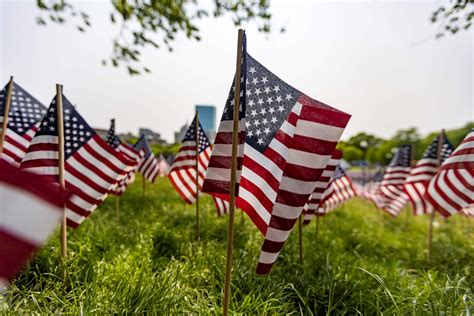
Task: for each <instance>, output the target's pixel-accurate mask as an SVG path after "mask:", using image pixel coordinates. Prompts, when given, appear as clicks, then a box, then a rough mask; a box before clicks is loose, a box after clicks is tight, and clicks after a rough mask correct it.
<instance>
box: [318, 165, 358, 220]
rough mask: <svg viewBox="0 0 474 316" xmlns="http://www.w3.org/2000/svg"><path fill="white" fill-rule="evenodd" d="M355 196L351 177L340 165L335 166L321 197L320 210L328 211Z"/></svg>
mask: <svg viewBox="0 0 474 316" xmlns="http://www.w3.org/2000/svg"><path fill="white" fill-rule="evenodd" d="M355 196H357V194H356V190H355V188H354V185H353V184H352V181H351V179H350V178H349V177H348V176H347V175H346V173H345V171H344V170H343V169H342V168H341V166H337V168H336V171H335V172H334V174H333V176H332V178H331V181H330V182H329V186H328V188H327V189H326V192H324V195H323V197H322V199H321V206H320V208H321V212H324V213H328V212H330V211H332V210H333V209H335V208H336V207H338V206H340V205H341V204H343V203H345V202H347V201H349V200H350V199H352V198H353V197H355Z"/></svg>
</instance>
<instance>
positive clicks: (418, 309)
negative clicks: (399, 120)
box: [0, 179, 474, 315]
mask: <svg viewBox="0 0 474 316" xmlns="http://www.w3.org/2000/svg"><path fill="white" fill-rule="evenodd" d="M141 192H142V191H141V179H138V180H137V182H136V183H135V184H134V185H132V186H131V188H130V189H129V190H128V191H127V192H126V193H125V195H124V196H123V197H122V199H121V210H122V212H121V220H120V223H117V222H116V221H115V213H114V212H115V211H114V205H115V197H109V198H108V199H107V200H106V201H105V203H104V204H103V205H102V206H101V207H100V208H99V209H98V210H97V211H96V213H94V215H92V216H91V217H90V219H89V220H87V221H86V222H85V223H84V224H83V225H82V226H81V227H80V228H79V229H77V230H76V231H71V232H70V235H69V255H68V257H67V261H66V263H65V265H64V267H65V269H64V268H63V266H62V265H61V261H60V259H59V258H60V257H59V253H60V249H59V237H58V234H56V235H54V236H53V238H52V239H51V241H50V242H49V243H48V244H47V245H46V247H45V248H44V249H43V250H42V251H41V252H40V253H39V254H38V255H37V256H36V258H35V259H34V260H33V261H32V262H31V263H30V265H29V266H28V267H27V268H26V269H25V270H24V271H23V273H22V274H21V275H20V276H19V277H18V279H16V280H15V282H14V283H13V284H12V288H11V291H9V292H8V293H7V294H6V295H4V296H3V297H0V313H1V314H19V313H27V314H31V313H41V314H50V313H65V314H82V313H87V314H90V313H92V314H111V313H143V312H150V313H156V314H176V313H186V314H190V313H193V314H198V313H199V314H219V313H221V304H222V300H223V277H224V270H225V248H226V245H225V244H226V227H227V217H224V218H218V217H217V215H216V211H215V209H214V206H213V204H212V201H211V199H210V198H209V197H208V196H205V197H203V198H202V199H201V201H202V203H201V205H202V212H201V213H202V217H201V218H202V234H201V241H200V242H196V241H195V240H194V233H195V231H194V216H195V215H194V205H191V206H189V205H186V204H185V203H184V202H182V201H181V200H180V199H179V197H178V195H177V193H176V192H174V191H173V189H172V188H171V186H170V185H169V183H168V181H167V179H159V180H158V183H157V184H155V185H154V186H153V187H152V186H151V185H148V187H147V196H146V198H144V199H143V198H142V193H141ZM241 215H242V214H240V211H239V212H238V213H237V214H236V237H235V255H234V258H235V261H234V274H233V287H232V301H231V311H232V312H234V313H244V314H267V313H271V314H275V313H276V314H283V313H285V314H287V313H294V314H309V315H310V314H320V315H324V314H327V315H329V314H365V315H374V314H385V315H393V314H403V315H408V314H412V315H420V314H429V315H446V314H448V315H460V314H466V313H468V309H470V311H471V312H473V311H474V295H473V289H474V242H473V229H474V223H473V220H468V219H466V218H464V217H461V216H454V217H453V218H451V219H449V220H447V221H445V220H442V219H440V218H437V222H436V228H435V232H434V236H435V237H434V243H433V251H434V254H433V260H432V262H431V263H429V262H428V261H427V260H426V235H427V227H428V219H427V218H426V217H417V218H414V217H413V216H410V217H409V218H407V217H406V214H401V216H400V217H399V218H396V219H393V218H390V217H389V216H387V215H386V214H383V213H381V212H380V211H378V210H376V209H375V208H373V207H372V206H371V204H369V203H367V202H365V201H363V200H357V199H356V200H354V201H352V202H350V203H348V204H347V205H345V206H344V207H342V208H340V209H337V210H335V211H334V212H333V213H331V214H329V215H327V216H326V217H325V218H324V219H323V220H322V221H321V225H320V234H319V236H318V237H317V238H316V236H315V223H312V224H311V225H309V226H307V227H305V228H304V251H305V262H304V265H303V266H301V265H300V264H298V247H297V234H296V231H295V232H293V233H292V235H291V238H290V240H289V241H288V242H287V243H286V246H285V248H284V249H283V252H282V254H281V255H280V258H279V259H278V261H277V264H276V265H275V267H274V269H273V271H272V272H271V274H270V275H268V276H257V275H256V274H255V267H256V262H257V259H258V254H259V250H260V246H261V244H262V241H263V237H262V236H261V234H260V233H259V232H258V231H257V229H256V228H255V227H254V226H253V224H252V223H251V221H250V220H249V219H248V218H247V217H245V218H244V217H243V216H241ZM407 219H408V220H407ZM64 270H66V271H67V278H66V281H64V279H63V273H64Z"/></svg>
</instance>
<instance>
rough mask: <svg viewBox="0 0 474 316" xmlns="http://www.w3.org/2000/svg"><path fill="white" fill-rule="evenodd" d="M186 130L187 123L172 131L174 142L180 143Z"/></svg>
mask: <svg viewBox="0 0 474 316" xmlns="http://www.w3.org/2000/svg"><path fill="white" fill-rule="evenodd" d="M187 130H188V123H186V124H184V125H183V126H182V127H181V129H180V130H179V131H177V132H174V142H175V143H180V142H181V140H183V138H184V135H185V134H186V131H187Z"/></svg>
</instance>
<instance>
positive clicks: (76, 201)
mask: <svg viewBox="0 0 474 316" xmlns="http://www.w3.org/2000/svg"><path fill="white" fill-rule="evenodd" d="M62 103H63V114H64V155H65V157H64V160H65V164H64V165H65V174H64V178H65V186H66V189H67V190H68V191H70V192H71V193H72V196H71V198H70V199H69V200H68V201H67V202H66V215H67V222H68V225H69V226H71V227H73V228H76V227H77V226H79V225H80V224H81V223H82V222H83V221H84V219H85V218H86V217H87V216H89V215H90V214H91V212H92V211H94V210H95V209H96V208H97V206H98V205H99V204H100V203H101V202H102V201H103V200H104V199H105V197H106V196H107V194H108V193H109V191H110V190H111V189H112V188H113V186H114V185H115V184H116V182H117V181H118V180H119V179H120V178H121V177H122V176H123V175H124V174H125V173H127V172H128V171H129V170H130V169H131V168H133V166H134V164H135V162H134V161H131V160H129V159H128V158H127V157H125V156H124V155H122V154H121V153H119V152H117V151H116V150H114V149H113V148H112V147H110V146H109V145H108V144H107V143H106V142H105V141H104V140H102V139H101V138H100V136H99V135H97V134H96V133H95V132H94V130H93V129H92V128H91V127H90V126H89V124H87V122H86V121H85V120H84V119H83V118H82V116H81V115H80V114H79V113H78V112H77V111H76V109H75V108H74V107H73V106H72V104H71V103H70V102H69V100H68V99H67V98H66V97H65V96H63V98H62ZM21 167H22V168H24V169H28V170H30V171H33V172H36V173H39V174H43V175H46V176H48V177H50V178H52V179H53V180H54V181H56V182H57V181H58V122H57V115H56V98H55V99H53V101H52V102H51V105H50V107H49V108H48V111H47V113H46V115H45V116H44V118H43V120H42V122H41V124H40V128H39V130H38V131H37V132H36V134H35V136H34V137H33V140H32V141H31V145H30V147H29V148H28V150H27V152H26V155H25V157H24V158H23V161H22V163H21Z"/></svg>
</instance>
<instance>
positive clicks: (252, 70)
mask: <svg viewBox="0 0 474 316" xmlns="http://www.w3.org/2000/svg"><path fill="white" fill-rule="evenodd" d="M249 71H250V72H251V73H252V75H253V74H254V73H255V72H256V70H255V67H251V68H250V70H249Z"/></svg>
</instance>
